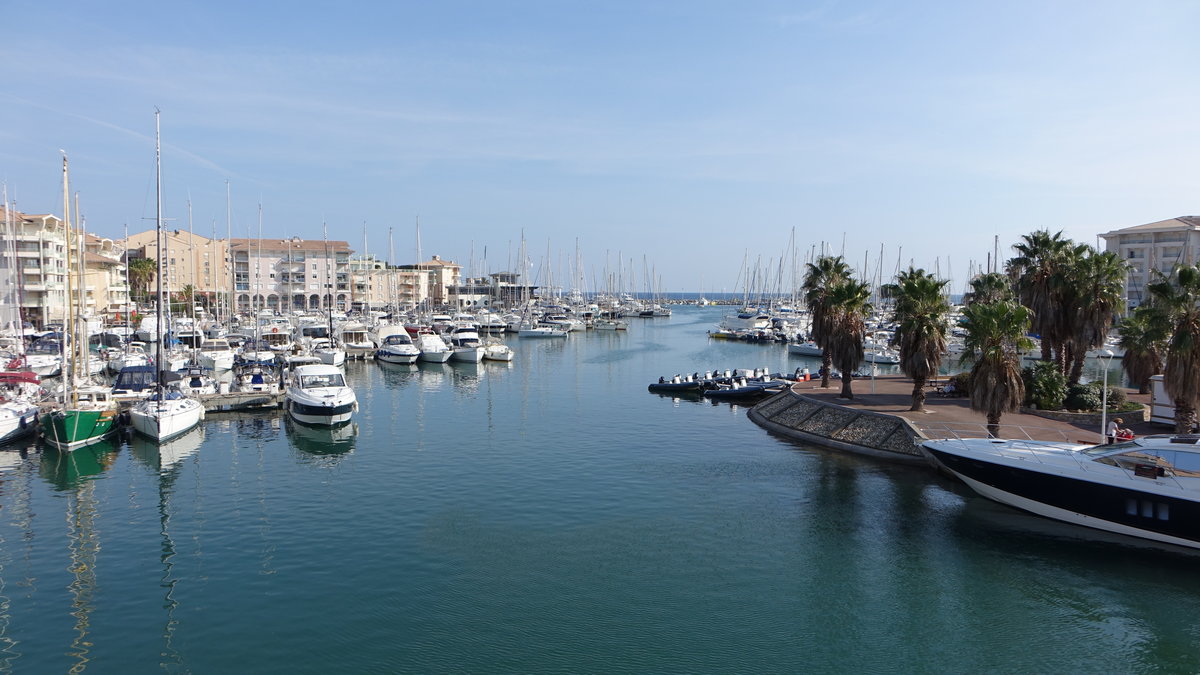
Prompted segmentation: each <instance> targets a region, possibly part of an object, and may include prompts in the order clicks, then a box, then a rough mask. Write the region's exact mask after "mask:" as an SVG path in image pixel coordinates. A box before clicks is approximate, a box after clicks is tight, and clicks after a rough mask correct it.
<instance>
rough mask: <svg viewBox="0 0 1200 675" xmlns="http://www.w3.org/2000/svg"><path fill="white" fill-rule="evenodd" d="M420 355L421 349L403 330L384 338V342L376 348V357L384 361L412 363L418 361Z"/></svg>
mask: <svg viewBox="0 0 1200 675" xmlns="http://www.w3.org/2000/svg"><path fill="white" fill-rule="evenodd" d="M420 356H421V350H420V349H419V348H418V347H417V346H416V345H415V344H413V341H412V338H411V337H409V336H408V333H406V332H403V331H401V332H399V333H392V334H391V335H388V336H387V337H385V338H383V344H381V345H379V349H376V350H375V358H376V359H377V360H379V361H383V362H384V363H400V364H411V363H416V362H417V359H418V358H420Z"/></svg>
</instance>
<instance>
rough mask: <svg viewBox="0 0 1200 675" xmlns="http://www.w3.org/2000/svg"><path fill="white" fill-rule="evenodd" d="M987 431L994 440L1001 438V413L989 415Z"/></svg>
mask: <svg viewBox="0 0 1200 675" xmlns="http://www.w3.org/2000/svg"><path fill="white" fill-rule="evenodd" d="M987 431H988V436H990V437H992V438H1000V413H988V415H987Z"/></svg>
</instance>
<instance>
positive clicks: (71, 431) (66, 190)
mask: <svg viewBox="0 0 1200 675" xmlns="http://www.w3.org/2000/svg"><path fill="white" fill-rule="evenodd" d="M63 226H64V227H65V228H66V239H67V246H66V250H67V275H66V276H67V292H66V298H65V303H64V306H65V307H66V309H67V312H66V319H67V321H66V326H65V327H64V331H63V341H62V343H63V393H62V399H61V402H60V405H59V407H58V408H56V409H55V410H53V411H51V412H49V413H47V414H45V415H42V437H43V438H44V439H45V440H46V442H47V443H49V444H50V445H52V446H54V447H55V448H58V449H59V450H74V449H76V448H82V447H84V446H86V445H92V444H94V443H99V442H100V441H102V440H104V439H105V438H108V437H109V436H110V435H112V433H113V432H115V431H116V430H117V425H116V422H117V404H116V401H115V400H114V399H113V398H112V392H111V391H110V390H109V388H108V387H105V386H103V385H99V384H90V383H88V382H87V370H86V369H87V362H88V340H87V331H86V328H84V329H80V328H79V327H80V326H85V327H86V325H87V322H86V321H83V320H82V317H77V316H76V310H79V311H82V307H83V306H84V303H83V301H82V298H80V299H79V301H78V302H77V304H75V306H74V307H73V306H72V305H73V303H76V299H75V298H74V297H72V296H73V294H72V292H71V291H72V276H73V275H74V270H73V269H72V266H71V262H72V260H71V257H72V256H71V245H72V244H73V243H75V241H74V240H73V239H72V231H71V201H70V181H69V179H68V173H67V156H66V155H65V154H64V155H63ZM75 253H76V256H75V257H76V258H77V259H78V260H80V261H82V259H83V239H82V237H80V238H79V241H78V243H77V244H76V250H75ZM82 285H83V284H82V282H81V283H79V284H77V286H78V287H79V291H80V292H82V290H83V289H82ZM68 337H69V338H70V339H69V340H68Z"/></svg>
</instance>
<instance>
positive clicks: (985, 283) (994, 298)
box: [963, 272, 1016, 305]
mask: <svg viewBox="0 0 1200 675" xmlns="http://www.w3.org/2000/svg"><path fill="white" fill-rule="evenodd" d="M1015 299H1016V296H1015V295H1013V286H1012V280H1011V279H1009V278H1008V276H1007V275H1004V274H1001V273H999V272H988V273H986V274H979V275H976V276H975V278H974V279H971V290H970V292H968V293H967V294H966V295H965V296H963V304H965V305H969V304H972V303H975V302H999V301H1001V300H1004V301H1012V300H1015Z"/></svg>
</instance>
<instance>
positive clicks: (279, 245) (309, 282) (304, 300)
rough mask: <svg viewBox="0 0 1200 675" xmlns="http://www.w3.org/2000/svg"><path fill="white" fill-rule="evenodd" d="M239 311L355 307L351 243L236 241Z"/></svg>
mask: <svg viewBox="0 0 1200 675" xmlns="http://www.w3.org/2000/svg"><path fill="white" fill-rule="evenodd" d="M229 253H230V257H231V258H232V260H233V298H234V307H236V308H237V310H238V311H247V310H259V309H269V310H275V311H283V312H286V311H290V310H301V309H327V308H329V307H331V306H332V307H333V308H335V309H339V310H343V311H344V310H348V309H350V302H351V288H350V253H351V251H350V245H349V244H348V243H347V242H345V241H330V242H324V241H321V240H310V239H300V238H299V237H292V238H291V239H232V240H230V242H229Z"/></svg>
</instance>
